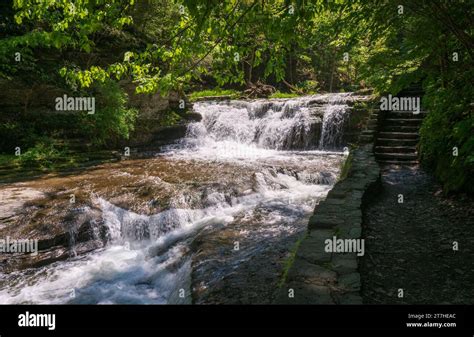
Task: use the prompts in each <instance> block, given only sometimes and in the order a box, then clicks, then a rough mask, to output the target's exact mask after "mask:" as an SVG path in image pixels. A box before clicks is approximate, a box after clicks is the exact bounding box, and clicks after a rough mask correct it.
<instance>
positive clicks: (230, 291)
mask: <svg viewBox="0 0 474 337" xmlns="http://www.w3.org/2000/svg"><path fill="white" fill-rule="evenodd" d="M352 99H353V97H352V95H351V94H350V93H347V94H327V95H314V96H308V97H302V98H297V99H278V100H254V101H225V102H199V103H195V104H194V108H193V109H194V111H195V112H197V113H199V114H201V116H202V120H201V121H199V122H193V123H191V124H189V126H188V131H187V135H186V137H184V138H182V139H180V140H179V141H177V142H175V143H174V144H170V145H168V146H165V147H163V148H162V149H161V151H160V152H159V153H157V154H156V155H155V156H154V157H153V158H147V159H129V160H125V161H123V162H120V163H113V164H105V165H103V166H101V167H99V168H97V169H95V170H90V171H85V172H81V173H78V174H75V175H73V176H68V177H52V178H48V179H46V180H45V179H42V180H41V181H40V180H38V181H33V182H28V183H20V184H17V185H16V187H17V188H23V189H25V188H31V189H32V190H34V191H41V192H42V193H45V195H46V194H48V195H50V196H49V199H47V201H44V203H46V207H45V206H44V205H43V206H41V207H40V206H39V204H38V203H37V202H36V200H41V198H40V199H35V201H32V202H30V203H29V204H28V206H27V207H26V206H25V207H24V208H23V209H22V211H21V212H23V213H22V218H21V219H20V220H18V221H23V223H27V222H28V221H29V223H30V224H31V223H33V220H32V219H38V216H40V215H39V214H40V213H39V208H41V211H42V212H43V213H42V215H41V216H42V218H41V217H40V218H39V219H43V220H44V219H47V221H54V220H55V219H56V217H57V219H63V217H65V215H64V214H66V213H64V212H66V210H65V208H66V206H64V205H66V200H67V197H68V195H69V194H70V193H72V192H71V191H74V193H77V195H78V197H77V198H78V205H79V206H77V207H75V208H74V213H73V215H74V217H75V218H81V217H83V218H87V219H89V218H93V221H91V223H92V225H91V228H92V230H91V236H92V240H96V241H97V242H99V241H100V242H105V243H104V244H103V245H102V246H98V247H96V248H94V249H91V250H90V251H87V252H83V253H81V252H78V251H79V248H80V247H79V244H76V243H75V242H76V236H77V233H76V232H77V231H75V227H74V226H72V227H71V240H70V242H71V244H70V247H69V252H68V254H69V257H68V258H67V259H62V260H58V261H53V262H52V263H48V264H46V265H43V266H39V267H36V268H25V269H19V270H14V271H11V272H8V273H6V272H5V273H2V274H0V303H2V304H4V303H41V304H48V303H70V304H86V303H87V304H89V303H90V304H114V303H127V304H165V303H172V304H173V303H174V304H185V303H187V304H189V303H271V301H272V298H273V294H274V293H275V291H276V290H277V287H278V284H279V282H280V280H281V275H282V271H283V269H284V264H285V261H286V259H287V258H288V256H289V254H290V252H291V250H292V248H293V247H294V245H295V243H296V242H297V240H298V239H299V238H300V237H301V236H302V235H304V233H305V230H306V226H307V221H308V218H309V216H310V215H311V213H312V211H313V209H314V207H315V205H316V204H317V203H318V202H319V201H320V200H322V199H323V198H325V196H326V194H327V193H328V191H329V190H330V189H331V188H332V186H333V185H334V184H335V182H336V181H337V179H338V175H339V173H340V169H341V166H342V164H343V162H344V160H345V158H346V153H345V152H343V145H344V139H343V134H344V125H345V123H346V122H347V118H348V115H349V111H350V105H349V104H348V102H350V101H351V100H352ZM25 191H26V190H25ZM51 195H53V196H51ZM45 198H46V197H45ZM45 200H46V199H45ZM35 203H36V204H35ZM50 205H53V206H50ZM68 207H69V206H68ZM45 209H46V210H45ZM71 212H72V211H68V213H67V214H69V215H70V214H71ZM97 214H98V215H97ZM28 219H29V220H28ZM43 220H40V221H43ZM35 221H36V220H35ZM44 221H46V220H44ZM58 221H59V222H60V221H63V220H58ZM58 221H56V222H58ZM35 223H36V222H35ZM75 235H76V236H75ZM40 254H41V252H40Z"/></svg>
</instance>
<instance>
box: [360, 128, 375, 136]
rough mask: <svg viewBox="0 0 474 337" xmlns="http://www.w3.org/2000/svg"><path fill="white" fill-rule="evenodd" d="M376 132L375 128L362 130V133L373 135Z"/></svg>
mask: <svg viewBox="0 0 474 337" xmlns="http://www.w3.org/2000/svg"><path fill="white" fill-rule="evenodd" d="M374 134H375V130H372V129H365V130H363V131H362V135H368V136H373V135H374Z"/></svg>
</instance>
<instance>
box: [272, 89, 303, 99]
mask: <svg viewBox="0 0 474 337" xmlns="http://www.w3.org/2000/svg"><path fill="white" fill-rule="evenodd" d="M298 96H299V95H298V94H295V93H291V92H280V91H276V92H274V93H273V94H271V95H270V96H269V98H293V97H298Z"/></svg>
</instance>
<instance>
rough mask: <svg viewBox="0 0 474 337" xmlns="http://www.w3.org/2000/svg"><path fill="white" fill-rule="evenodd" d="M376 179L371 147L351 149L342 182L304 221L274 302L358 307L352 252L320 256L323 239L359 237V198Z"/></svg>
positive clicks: (357, 277)
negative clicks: (302, 233) (305, 228)
mask: <svg viewBox="0 0 474 337" xmlns="http://www.w3.org/2000/svg"><path fill="white" fill-rule="evenodd" d="M379 178H380V168H379V165H378V164H377V162H376V161H375V158H374V155H373V144H366V145H361V146H360V147H359V148H357V149H355V150H353V152H352V165H351V167H350V168H349V172H348V175H347V178H346V179H344V180H342V181H339V182H338V183H336V185H335V186H334V188H333V189H332V190H331V191H330V192H329V193H328V195H327V198H326V200H324V201H321V202H320V203H319V205H317V206H316V208H315V211H314V215H312V216H311V218H310V221H309V226H308V227H309V228H308V233H307V235H306V236H305V237H304V238H303V240H302V241H301V243H300V245H299V247H298V250H297V251H296V255H295V258H294V261H293V264H292V266H291V267H290V269H289V271H288V274H287V278H286V280H285V283H284V285H283V286H282V287H281V289H280V291H279V293H278V296H277V298H276V303H277V304H360V303H362V298H361V296H360V293H359V291H360V275H359V272H358V260H357V258H358V257H357V253H355V252H354V253H336V252H333V253H331V252H326V250H325V246H326V243H325V241H326V240H327V239H329V240H332V239H333V237H336V238H337V239H361V231H362V211H363V207H364V204H365V200H366V198H368V197H370V195H371V194H372V193H373V189H374V188H376V187H377V186H378V185H379V183H380V180H379Z"/></svg>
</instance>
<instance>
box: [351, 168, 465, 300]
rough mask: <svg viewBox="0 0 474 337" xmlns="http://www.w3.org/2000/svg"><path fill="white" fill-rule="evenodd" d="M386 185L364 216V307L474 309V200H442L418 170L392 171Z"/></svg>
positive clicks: (385, 173) (361, 262)
mask: <svg viewBox="0 0 474 337" xmlns="http://www.w3.org/2000/svg"><path fill="white" fill-rule="evenodd" d="M381 184H382V186H381V191H379V192H378V193H377V194H376V195H375V198H373V199H372V201H371V202H370V203H369V204H368V205H367V208H366V209H365V212H364V221H363V232H362V237H363V238H365V250H366V251H365V255H364V257H363V258H361V259H359V267H360V274H361V281H362V291H361V293H362V298H363V302H364V303H371V304H378V303H382V304H389V303H400V304H402V303H403V304H448V303H449V304H465V303H470V304H473V303H474V283H473V281H474V200H473V199H472V198H468V197H465V196H464V197H463V196H459V195H458V196H456V197H453V198H449V197H445V196H443V195H442V193H441V187H440V186H439V185H438V184H436V182H435V181H434V180H433V178H431V176H429V175H428V174H426V173H425V172H424V171H423V170H421V169H420V168H419V167H418V166H414V167H399V166H387V167H386V168H384V169H383V170H382V178H381ZM400 195H402V196H403V203H399V202H398V201H399V200H400V199H401V198H400ZM455 241H456V242H457V243H458V249H459V250H458V251H455V250H453V242H455ZM399 289H402V290H403V297H399V295H401V291H400V290H399Z"/></svg>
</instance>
